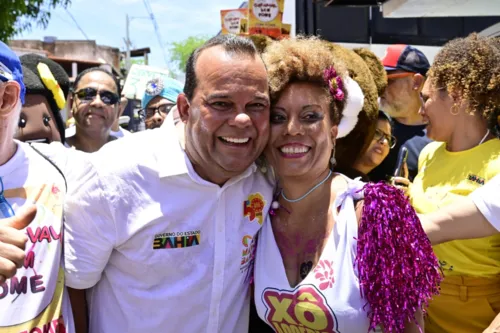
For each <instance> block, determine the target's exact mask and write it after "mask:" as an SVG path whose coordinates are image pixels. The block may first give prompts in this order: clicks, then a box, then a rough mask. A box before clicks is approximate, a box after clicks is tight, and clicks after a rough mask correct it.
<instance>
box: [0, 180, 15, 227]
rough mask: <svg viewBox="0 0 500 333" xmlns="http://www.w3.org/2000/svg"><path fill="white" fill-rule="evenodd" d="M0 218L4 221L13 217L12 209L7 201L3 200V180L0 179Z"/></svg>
mask: <svg viewBox="0 0 500 333" xmlns="http://www.w3.org/2000/svg"><path fill="white" fill-rule="evenodd" d="M0 185H1V188H0V215H1V216H0V218H2V219H4V218H7V217H12V216H14V215H15V213H14V209H12V206H11V205H10V204H9V203H8V201H7V199H5V196H4V195H3V180H2V178H1V177H0Z"/></svg>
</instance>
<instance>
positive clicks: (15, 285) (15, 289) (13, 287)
mask: <svg viewBox="0 0 500 333" xmlns="http://www.w3.org/2000/svg"><path fill="white" fill-rule="evenodd" d="M27 291H28V278H27V277H26V276H23V277H21V281H19V280H18V279H17V276H14V277H12V278H11V279H10V294H11V295H14V294H18V295H20V294H26V292H27Z"/></svg>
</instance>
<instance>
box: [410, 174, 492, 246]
mask: <svg viewBox="0 0 500 333" xmlns="http://www.w3.org/2000/svg"><path fill="white" fill-rule="evenodd" d="M499 193H500V175H497V176H495V177H494V178H493V179H492V180H490V181H489V182H488V183H486V184H485V185H484V186H483V187H481V188H479V189H477V190H475V191H474V192H472V194H471V195H470V196H469V197H467V198H464V199H463V200H461V201H460V202H457V203H454V204H452V205H449V206H446V207H444V208H442V209H440V210H438V211H436V212H433V213H430V214H425V215H421V216H420V219H421V220H422V226H423V228H424V230H425V232H426V234H427V236H428V237H429V239H430V240H431V243H432V244H433V245H436V244H440V243H445V242H449V241H452V240H457V239H472V238H482V237H488V236H493V235H495V234H496V233H498V232H500V199H499Z"/></svg>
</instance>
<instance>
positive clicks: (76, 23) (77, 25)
mask: <svg viewBox="0 0 500 333" xmlns="http://www.w3.org/2000/svg"><path fill="white" fill-rule="evenodd" d="M64 10H65V11H66V13H68V15H69V17H71V19H72V20H73V22H74V23H75V25H76V27H77V28H78V30H80V32H81V33H82V34H83V35H84V36H85V39H86V40H90V39H89V37H88V36H87V34H86V33H85V31H83V29H82V28H81V27H80V25H79V24H78V22H76V19H75V18H74V17H73V14H71V12H70V11H69V10H68V8H64Z"/></svg>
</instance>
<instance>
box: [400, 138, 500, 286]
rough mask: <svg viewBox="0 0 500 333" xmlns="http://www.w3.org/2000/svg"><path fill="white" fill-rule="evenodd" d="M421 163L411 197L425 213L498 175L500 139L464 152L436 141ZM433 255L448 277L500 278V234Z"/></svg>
mask: <svg viewBox="0 0 500 333" xmlns="http://www.w3.org/2000/svg"><path fill="white" fill-rule="evenodd" d="M418 164H419V166H418V175H417V177H416V178H415V180H414V182H413V184H412V186H411V188H410V192H409V194H410V200H411V203H412V205H413V207H415V210H416V211H417V212H418V213H420V214H425V213H430V212H433V211H435V210H437V209H439V208H442V207H444V206H446V205H449V204H451V203H452V202H455V201H458V200H461V199H463V197H465V196H468V195H469V194H470V193H471V192H473V191H474V190H476V189H477V188H480V187H481V186H483V185H484V184H485V183H486V182H488V181H489V180H490V179H492V178H493V177H494V176H495V175H496V174H499V173H500V140H498V139H493V140H489V141H487V142H485V143H483V144H481V145H479V146H477V147H474V148H472V149H469V150H466V151H462V152H449V151H447V150H446V144H445V143H441V142H433V143H431V144H429V145H427V146H426V147H425V148H424V150H422V153H421V154H420V158H419V163H418ZM499 196H500V194H499ZM434 252H435V253H436V256H437V257H438V259H439V263H440V265H441V268H442V269H443V272H444V274H445V275H470V276H476V277H491V276H495V275H500V235H495V236H492V237H487V238H480V239H474V240H462V241H453V242H448V243H444V244H440V245H437V246H434Z"/></svg>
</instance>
